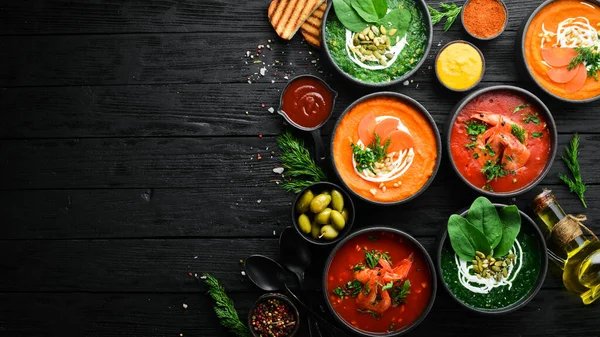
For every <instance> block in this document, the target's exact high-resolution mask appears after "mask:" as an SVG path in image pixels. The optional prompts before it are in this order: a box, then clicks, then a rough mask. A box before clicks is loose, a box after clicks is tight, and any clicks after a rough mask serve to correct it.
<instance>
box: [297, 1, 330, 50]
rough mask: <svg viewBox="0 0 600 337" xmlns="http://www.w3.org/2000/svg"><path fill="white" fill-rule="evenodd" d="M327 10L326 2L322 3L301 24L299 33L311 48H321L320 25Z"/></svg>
mask: <svg viewBox="0 0 600 337" xmlns="http://www.w3.org/2000/svg"><path fill="white" fill-rule="evenodd" d="M325 8H327V1H325V2H323V3H322V4H321V6H319V8H317V9H316V10H315V11H314V12H313V13H312V15H311V16H310V17H309V18H308V19H306V22H304V24H302V27H301V28H300V32H301V33H302V36H303V37H304V39H305V40H306V42H308V43H309V44H310V45H311V46H313V47H316V48H319V47H320V46H321V24H322V23H323V15H324V14H325Z"/></svg>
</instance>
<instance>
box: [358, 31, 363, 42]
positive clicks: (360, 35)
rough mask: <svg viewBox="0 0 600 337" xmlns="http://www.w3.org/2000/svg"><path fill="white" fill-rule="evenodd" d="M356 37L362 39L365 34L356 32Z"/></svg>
mask: <svg viewBox="0 0 600 337" xmlns="http://www.w3.org/2000/svg"><path fill="white" fill-rule="evenodd" d="M358 38H359V39H361V40H363V41H364V39H365V34H363V33H360V34H358Z"/></svg>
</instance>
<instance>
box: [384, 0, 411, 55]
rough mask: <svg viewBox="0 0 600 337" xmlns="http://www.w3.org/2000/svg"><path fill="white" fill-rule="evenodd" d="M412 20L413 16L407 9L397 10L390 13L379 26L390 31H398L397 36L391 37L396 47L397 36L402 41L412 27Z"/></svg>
mask: <svg viewBox="0 0 600 337" xmlns="http://www.w3.org/2000/svg"><path fill="white" fill-rule="evenodd" d="M411 20H412V14H410V11H409V10H408V9H406V8H396V9H394V10H392V11H390V12H389V13H387V14H386V15H385V16H384V17H383V18H382V19H381V20H379V24H380V25H382V26H384V27H385V29H387V30H388V31H390V30H392V29H394V28H395V29H396V34H394V35H393V36H390V40H391V42H392V45H393V46H394V45H396V36H398V37H400V39H402V38H403V37H404V35H406V32H407V31H408V28H409V26H410V21H411Z"/></svg>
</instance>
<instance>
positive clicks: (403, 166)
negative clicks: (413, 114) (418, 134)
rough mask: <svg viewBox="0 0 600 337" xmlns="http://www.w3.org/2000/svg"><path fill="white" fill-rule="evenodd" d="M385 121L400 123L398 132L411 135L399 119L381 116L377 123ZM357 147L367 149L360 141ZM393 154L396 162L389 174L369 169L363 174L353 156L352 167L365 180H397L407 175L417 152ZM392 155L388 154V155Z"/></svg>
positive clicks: (403, 151) (393, 163)
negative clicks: (391, 120) (392, 120)
mask: <svg viewBox="0 0 600 337" xmlns="http://www.w3.org/2000/svg"><path fill="white" fill-rule="evenodd" d="M385 119H394V120H396V121H398V130H401V131H404V132H406V133H408V134H409V135H410V131H409V130H408V128H407V127H406V126H405V125H404V124H402V121H401V120H400V119H399V118H396V117H392V116H380V117H377V118H375V122H377V123H380V122H381V121H383V120H385ZM357 145H359V146H361V147H362V148H363V149H365V148H366V146H365V144H363V143H362V141H360V140H359V141H358V142H357ZM391 154H393V155H394V156H393V157H392V158H394V161H393V162H392V164H391V166H392V170H390V172H388V173H379V174H373V172H371V171H369V170H368V169H367V170H364V171H362V172H361V171H359V170H358V169H356V161H355V160H354V156H352V167H354V172H356V174H358V175H359V176H360V177H361V178H363V179H364V180H367V181H371V182H377V183H382V182H386V181H390V180H394V179H397V178H399V177H401V176H402V175H403V174H404V173H406V171H407V170H408V169H409V168H410V166H411V165H412V163H413V159H414V158H415V151H414V149H413V148H412V147H411V148H410V149H406V150H402V151H400V153H396V152H394V153H391ZM391 154H390V153H388V155H391Z"/></svg>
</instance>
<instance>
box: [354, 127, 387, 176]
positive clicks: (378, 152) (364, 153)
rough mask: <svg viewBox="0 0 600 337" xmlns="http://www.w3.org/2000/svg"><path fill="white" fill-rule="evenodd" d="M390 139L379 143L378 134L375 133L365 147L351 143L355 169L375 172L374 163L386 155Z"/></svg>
mask: <svg viewBox="0 0 600 337" xmlns="http://www.w3.org/2000/svg"><path fill="white" fill-rule="evenodd" d="M390 142H391V139H389V138H388V140H387V141H386V142H385V144H384V145H383V146H382V145H381V138H380V137H379V135H378V134H375V139H374V140H373V142H372V143H371V144H369V145H368V146H367V148H365V149H363V148H362V147H361V146H359V145H357V144H354V143H352V144H351V146H352V153H353V154H354V161H356V169H357V170H358V171H360V172H362V171H364V170H369V171H371V172H373V174H375V163H377V162H380V161H382V160H383V159H384V158H385V156H387V149H388V147H389V146H390Z"/></svg>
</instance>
